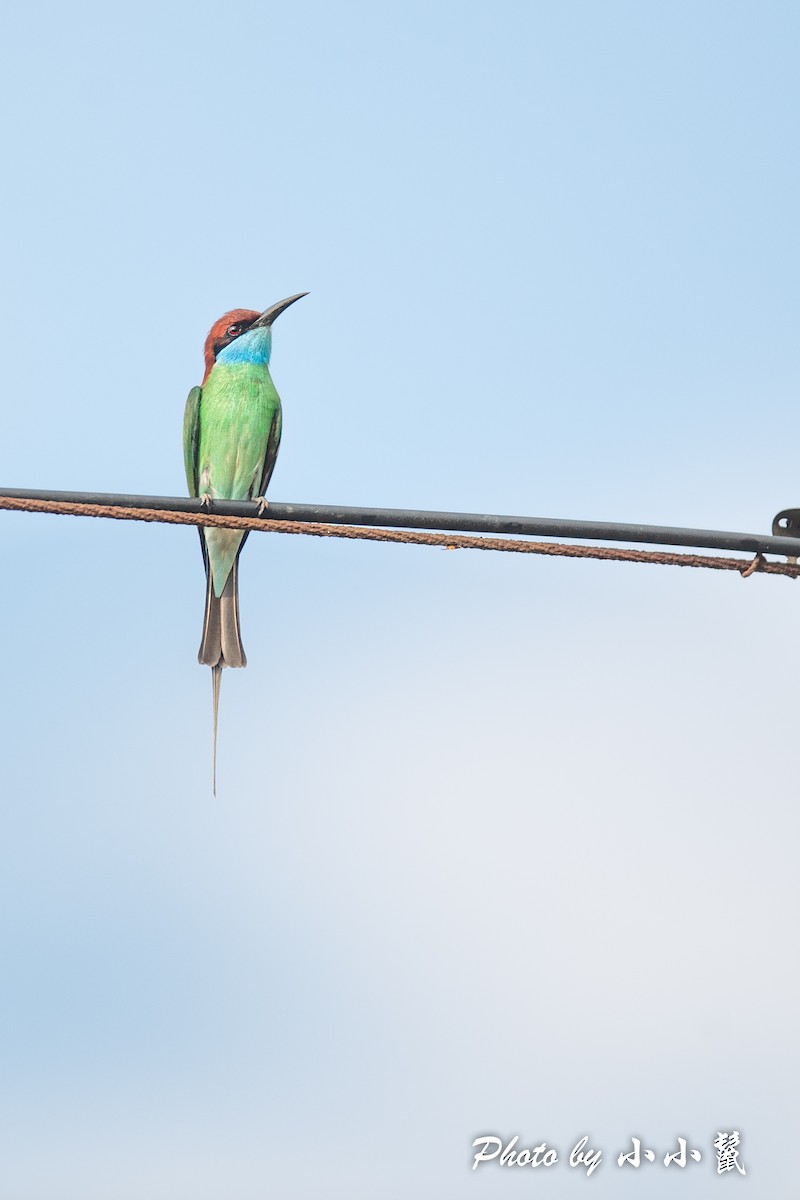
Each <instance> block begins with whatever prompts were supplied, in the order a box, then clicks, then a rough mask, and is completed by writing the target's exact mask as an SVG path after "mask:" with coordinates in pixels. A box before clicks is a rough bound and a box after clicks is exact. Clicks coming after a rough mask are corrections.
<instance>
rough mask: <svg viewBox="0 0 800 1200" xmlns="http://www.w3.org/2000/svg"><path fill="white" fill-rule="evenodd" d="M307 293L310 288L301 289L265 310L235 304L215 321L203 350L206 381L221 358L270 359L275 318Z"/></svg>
mask: <svg viewBox="0 0 800 1200" xmlns="http://www.w3.org/2000/svg"><path fill="white" fill-rule="evenodd" d="M307 295H308V292H300V293H299V294H298V295H297V296H290V297H289V299H288V300H281V301H279V303H278V304H273V305H272V307H271V308H267V309H265V310H264V312H262V313H260V312H256V311H255V310H254V309H250V308H232V309H231V311H230V312H226V313H225V314H224V315H223V316H221V317H220V319H219V320H218V321H215V322H214V324H213V325H212V326H211V329H210V331H209V334H208V337H207V338H206V344H205V347H204V350H203V354H204V358H205V364H206V371H205V375H204V376H203V383H205V381H206V380H207V379H208V376H209V375H210V373H211V368H212V367H213V366H214V363H215V362H217V361H218V360H219V361H221V362H244V361H250V362H262V363H265V364H266V363H268V362H269V356H270V352H271V350H272V322H273V321H274V320H275V318H276V317H279V316H280V315H281V313H282V312H284V310H285V309H287V308H288V307H289V305H290V304H294V302H295V300H302V298H303V296H307ZM240 339H241V340H240Z"/></svg>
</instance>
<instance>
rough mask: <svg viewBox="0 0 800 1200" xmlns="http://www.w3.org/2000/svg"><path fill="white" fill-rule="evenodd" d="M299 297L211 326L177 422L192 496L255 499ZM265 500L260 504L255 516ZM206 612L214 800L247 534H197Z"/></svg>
mask: <svg viewBox="0 0 800 1200" xmlns="http://www.w3.org/2000/svg"><path fill="white" fill-rule="evenodd" d="M307 295H308V292H300V294H299V295H297V296H290V297H289V299H288V300H281V302H280V303H279V304H273V305H272V307H271V308H268V309H267V310H266V311H265V312H263V313H258V312H254V311H252V310H250V309H246V308H235V309H233V310H232V311H231V312H228V313H225V315H224V316H222V317H220V319H219V320H218V321H216V322H215V323H214V325H212V327H211V331H210V333H209V335H208V337H207V338H206V343H205V365H206V371H205V375H204V376H203V383H202V386H201V387H193V388H192V390H191V391H190V392H189V396H188V398H187V401H186V411H185V413H184V417H183V458H184V464H185V466H186V482H187V484H188V486H189V495H190V496H199V497H200V499H201V502H202V503H203V504H207V505H209V506H210V505H211V502H212V501H213V500H259V499H261V497H263V495H264V493H265V492H266V490H267V484H268V483H269V481H270V476H271V475H272V472H273V470H274V467H275V460H276V459H277V457H278V447H279V445H280V441H281V401H280V397H279V395H278V393H277V391H276V390H275V385H274V383H273V382H272V378H271V376H270V373H269V360H270V354H271V351H272V323H273V321H274V320H275V318H276V317H278V316H280V314H281V313H282V312H283V311H284V310H285V309H287V308H288V307H289V305H290V304H294V302H295V300H300V299H302V297H303V296H307ZM265 506H266V501H265V500H261V511H263V509H264V507H265ZM199 532H200V545H201V547H202V551H203V564H204V566H205V570H206V609H205V618H204V621H203V636H202V639H201V642H200V652H199V654H198V656H197V657H198V661H199V662H200V663H202V664H204V665H205V666H209V667H211V678H212V686H213V700H214V770H213V785H214V794H215V795H216V791H217V717H218V714H219V689H220V678H221V675H222V668H223V667H245V666H247V659H246V657H245V653H244V646H243V645H242V636H241V632H240V629H239V555H240V554H241V552H242V546H243V545H244V543H245V541H246V540H247V533H246V532H244V533H240V532H239V531H238V530H235V529H210V528H209V529H204V528H201V529H200V530H199Z"/></svg>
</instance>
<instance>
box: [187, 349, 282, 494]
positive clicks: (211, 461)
mask: <svg viewBox="0 0 800 1200" xmlns="http://www.w3.org/2000/svg"><path fill="white" fill-rule="evenodd" d="M280 409H281V402H280V398H279V396H278V393H277V392H276V391H275V385H274V384H273V382H272V379H271V378H270V374H269V370H268V369H267V367H266V366H264V365H261V364H255V363H230V364H227V363H217V364H216V366H215V367H214V368H213V370H212V371H211V374H210V375H209V377H208V379H207V380H206V382H205V384H204V386H203V395H202V400H201V402H200V439H199V447H198V456H197V468H198V471H197V473H198V481H199V489H198V490H199V493H200V495H203V494H205V493H209V494H210V495H211V496H212V497H218V498H219V499H224V500H246V499H249V498H251V497H254V496H257V495H258V494H259V487H260V483H261V477H262V474H263V471H264V459H265V456H266V452H267V444H268V442H269V435H270V430H271V429H272V426H273V422H274V421H275V419H276V417H277V416H278V415H279V414H280Z"/></svg>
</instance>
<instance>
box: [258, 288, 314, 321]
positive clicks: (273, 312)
mask: <svg viewBox="0 0 800 1200" xmlns="http://www.w3.org/2000/svg"><path fill="white" fill-rule="evenodd" d="M307 295H308V292H298V294H297V295H296V296H290V297H289V299H288V300H281V301H279V303H278V304H273V305H272V308H268V309H266V311H265V312H263V313H262V314H261V316H260V317H259V318H258V320H257V321H253V324H252V325H251V326H250V328H251V329H266V328H268V327H269V326H270V325H271V324H272V322H273V321H274V320H275V318H276V317H279V316H280V315H281V313H282V312H283V311H284V310H285V309H287V308H288V307H289V305H290V304H294V302H295V300H302V299H303V296H307Z"/></svg>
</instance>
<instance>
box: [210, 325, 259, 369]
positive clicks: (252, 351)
mask: <svg viewBox="0 0 800 1200" xmlns="http://www.w3.org/2000/svg"><path fill="white" fill-rule="evenodd" d="M271 353H272V330H271V329H270V328H269V327H267V328H266V329H265V328H263V327H261V326H260V327H259V328H258V329H248V331H247V333H243V334H241V336H240V337H238V338H235V339H234V341H232V342H231V343H230V345H229V346H226V347H225V349H224V350H220V352H219V354H218V355H217V362H218V363H227V364H228V365H231V364H233V363H253V364H256V365H258V366H262V367H266V366H267V365H268V364H269V357H270V354H271Z"/></svg>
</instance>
